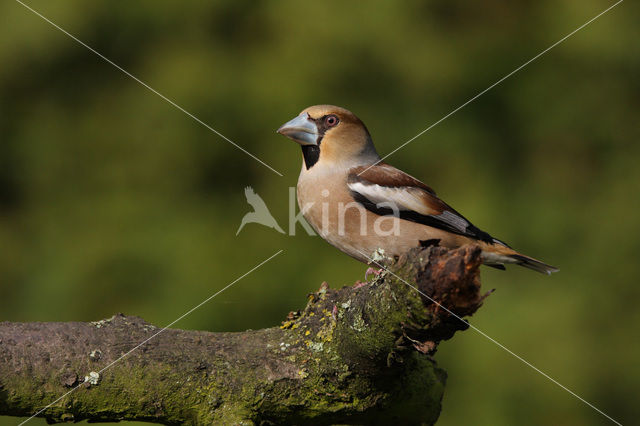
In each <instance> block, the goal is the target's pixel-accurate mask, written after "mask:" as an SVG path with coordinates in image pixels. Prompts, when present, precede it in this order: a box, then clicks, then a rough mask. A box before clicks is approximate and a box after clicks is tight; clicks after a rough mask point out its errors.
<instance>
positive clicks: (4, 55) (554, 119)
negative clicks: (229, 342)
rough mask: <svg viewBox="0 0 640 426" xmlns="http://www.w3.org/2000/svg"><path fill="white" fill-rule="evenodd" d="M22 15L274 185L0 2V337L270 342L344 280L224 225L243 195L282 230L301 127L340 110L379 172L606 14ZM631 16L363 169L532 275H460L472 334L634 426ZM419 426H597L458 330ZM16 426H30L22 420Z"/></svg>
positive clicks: (104, 9) (177, 11) (316, 253)
mask: <svg viewBox="0 0 640 426" xmlns="http://www.w3.org/2000/svg"><path fill="white" fill-rule="evenodd" d="M28 4H29V5H31V6H32V7H34V8H35V9H37V10H38V11H40V12H41V13H42V14H43V15H45V16H46V17H48V18H49V19H51V20H52V21H53V22H55V23H57V24H58V25H60V26H61V27H62V28H64V29H66V30H67V31H69V32H70V33H72V34H74V35H75V36H77V37H78V38H79V39H81V40H82V41H84V42H86V43H87V44H89V45H90V46H92V47H93V48H95V49H96V50H97V51H98V52H100V53H102V54H104V55H105V56H106V57H108V58H110V59H111V60H113V61H114V62H116V63H117V64H119V65H120V66H122V67H123V68H125V69H126V70H128V71H129V72H131V73H132V74H134V75H136V76H137V77H139V78H140V79H142V80H143V81H145V82H146V83H148V84H149V85H150V86H152V87H153V88H155V89H157V90H158V91H159V92H161V93H162V94H164V95H166V96H167V97H168V98H170V99H172V100H174V101H175V102H176V103H177V104H179V105H181V106H182V107H184V108H185V109H187V110H188V111H190V112H191V113H193V114H194V115H196V116H197V117H199V118H200V119H201V120H203V121H204V122H206V123H208V124H210V125H211V126H213V127H214V128H215V129H217V130H218V131H220V132H221V133H223V134H224V135H226V136H227V137H229V138H230V139H232V140H233V141H235V142H237V143H238V144H239V145H241V146H242V147H244V148H246V149H247V150H249V151H250V152H252V153H253V154H255V155H256V156H258V157H259V158H261V159H262V160H264V161H265V162H267V163H268V164H270V165H271V166H273V167H274V168H275V169H277V170H279V171H280V172H282V173H283V174H284V177H280V176H278V175H276V174H275V173H273V172H272V171H270V170H269V169H267V168H266V167H264V166H262V165H261V164H259V163H258V162H256V161H255V160H253V159H251V158H250V157H248V156H247V155H245V154H244V153H242V152H241V151H239V150H238V149H236V148H234V147H233V146H232V145H231V144H229V143H227V142H225V141H224V140H222V139H221V138H220V137H218V136H216V135H215V134H213V133H212V132H211V131H209V130H207V129H206V128H205V127H203V126H201V125H200V124H198V123H197V122H195V121H194V120H193V119H191V118H189V117H188V116H187V115H185V114H183V113H182V112H180V111H178V110H177V109H176V108H174V107H173V106H171V105H170V104H168V103H167V102H165V101H164V100H162V99H161V98H159V97H158V96H156V95H155V94H153V93H151V92H150V91H149V90H147V89H145V88H144V87H142V86H141V85H140V84H138V83H136V82H135V81H134V80H132V79H131V78H129V77H127V76H126V75H124V74H123V73H122V72H120V71H118V70H117V69H115V68H114V67H112V66H111V65H109V64H107V63H106V62H105V61H103V60H102V59H100V58H99V57H98V56H96V55H95V54H93V53H91V52H90V51H88V50H87V49H86V48H84V47H82V46H80V45H79V44H78V43H76V42H75V41H73V40H71V39H70V38H69V37H67V36H65V35H64V34H62V33H61V32H60V31H58V30H56V29H55V28H53V27H52V26H51V25H50V24H48V23H46V22H45V21H43V20H42V19H41V18H39V17H38V16H36V15H34V14H33V13H32V12H30V11H29V10H27V9H26V8H24V7H23V6H21V5H20V4H19V3H17V2H14V1H5V2H3V3H2V5H0V22H1V24H2V25H0V61H1V63H2V66H1V67H0V250H1V256H0V312H1V317H0V320H7V321H71V320H77V321H93V320H99V319H101V318H106V317H110V316H111V315H113V314H114V313H116V312H124V313H126V314H134V315H138V316H141V317H143V318H145V319H146V320H148V321H150V322H152V323H154V324H156V325H158V326H162V325H165V324H167V323H169V322H170V321H172V320H174V319H175V318H177V317H178V316H180V315H181V314H183V313H184V312H185V311H187V310H188V309H189V308H191V307H192V306H194V305H196V304H197V303H199V302H200V301H202V300H203V299H205V298H206V297H208V296H210V295H211V294H213V293H214V292H216V291H217V290H219V289H220V288H222V287H224V286H225V285H226V284H228V283H229V282H231V281H232V280H234V279H235V278H237V277H238V276H240V275H242V274H243V273H244V272H246V271H247V270H249V269H250V268H252V267H253V266H254V265H256V264H258V263H259V262H261V261H262V260H263V259H265V258H267V257H269V256H270V255H272V254H273V253H275V252H276V251H277V250H280V249H284V253H283V254H281V255H280V256H278V257H277V258H275V259H274V260H273V261H271V262H269V263H268V264H266V265H265V266H264V267H262V268H260V269H259V270H258V271H256V272H255V273H253V274H251V275H249V276H247V277H246V278H244V279H243V280H241V281H240V282H238V283H237V284H236V285H234V286H233V287H231V288H230V289H229V290H227V291H226V292H224V293H223V294H221V295H220V296H218V297H216V298H215V299H213V300H212V301H211V302H209V303H208V304H206V305H205V306H203V307H202V308H200V309H199V310H197V311H196V312H194V313H193V314H191V315H189V316H188V317H187V318H185V319H184V320H182V321H180V322H179V323H178V324H176V325H175V327H179V328H188V329H204V330H215V331H223V330H229V331H230V330H244V329H247V328H254V329H255V328H261V327H267V326H272V325H275V324H278V323H279V321H280V320H282V319H283V318H284V316H285V315H286V313H287V312H288V311H289V310H294V309H299V308H301V307H303V306H304V304H305V300H306V297H305V295H306V294H307V293H308V292H310V291H312V290H315V289H317V288H318V287H319V285H320V283H321V282H322V281H324V280H326V281H328V282H329V283H330V285H331V286H342V285H345V284H350V283H353V281H354V280H356V279H361V278H362V277H363V274H364V270H365V269H366V267H365V266H364V265H362V264H359V263H358V262H356V261H355V260H352V259H350V258H348V257H347V256H345V255H342V254H341V253H340V252H338V251H337V250H335V249H334V248H332V247H330V246H329V245H328V244H326V243H325V242H323V241H322V240H321V239H320V238H319V237H310V236H307V235H306V234H305V233H304V231H303V230H302V228H301V227H298V232H297V235H295V236H287V235H282V234H279V233H277V232H276V231H274V230H271V229H268V228H266V227H263V226H261V225H256V224H250V225H247V226H246V227H245V228H244V229H243V230H242V232H241V233H240V234H239V236H236V235H235V233H236V230H237V228H238V225H239V224H240V220H241V218H242V216H243V215H244V214H245V213H246V212H248V211H250V210H251V208H250V207H249V206H248V205H247V204H246V201H245V197H244V192H243V189H244V187H245V186H247V185H251V186H253V188H254V189H255V190H256V192H257V193H258V194H259V195H260V196H262V198H263V199H264V200H265V202H266V203H267V205H268V206H269V207H270V209H271V211H272V213H273V214H274V216H275V217H276V218H277V219H278V221H279V222H280V225H281V226H282V227H284V228H285V229H286V227H287V216H288V196H289V194H288V188H289V187H290V186H294V185H295V183H296V181H297V175H298V173H299V169H300V164H301V158H300V152H299V148H298V147H297V146H296V145H295V144H294V143H293V142H291V141H289V140H287V139H285V138H283V137H281V136H279V135H277V134H276V133H275V129H276V128H277V127H278V126H279V125H280V124H282V123H283V122H285V121H287V120H288V119H290V118H292V117H293V116H295V115H297V114H298V113H299V111H300V110H302V109H303V108H305V107H306V106H308V105H313V104H319V103H331V104H336V105H340V106H344V107H347V108H349V109H351V110H352V111H354V112H355V113H356V114H357V115H358V116H359V117H360V118H361V119H362V120H363V121H364V122H365V123H366V124H367V126H368V127H369V130H370V131H371V133H372V135H373V138H374V141H375V142H376V145H377V148H378V151H379V152H380V153H381V154H385V153H388V152H390V151H391V150H393V149H395V148H396V147H397V146H399V145H400V144H401V143H402V142H404V141H406V140H407V139H409V138H411V137H413V136H414V135H415V134H417V133H418V132H420V131H421V130H423V129H425V128H426V127H428V126H429V125H430V124H432V123H433V122H435V121H436V120H438V119H440V118H441V117H443V116H444V115H445V114H447V113H449V112H450V111H452V110H453V109H454V108H456V107H457V106H459V105H461V104H462V103H464V102H465V101H467V100H468V99H469V98H471V97H472V96H474V95H475V94H477V93H478V92H480V91H481V90H483V89H485V88H486V87H488V86H489V85H490V84H492V83H494V82H495V81H496V80H498V79H499V78H501V77H502V76H504V75H506V74H507V73H509V72H510V71H512V70H513V69H515V68H516V67H518V66H519V65H521V64H522V63H524V62H525V61H527V60H528V59H530V58H531V57H533V56H534V55H536V54H537V53H539V52H540V51H542V50H543V49H545V48H546V47H548V46H550V45H551V44H552V43H554V42H556V41H557V40H559V39H560V38H562V37H563V36H564V35H566V34H568V33H569V32H571V31H572V30H574V29H575V28H577V27H578V26H580V25H582V24H583V23H584V22H586V21H587V20H588V19H590V18H592V17H594V16H595V15H597V14H598V13H599V12H601V11H602V10H604V9H605V8H606V7H608V6H609V5H611V4H613V2H606V1H591V0H588V1H585V0H582V1H578V0H571V1H565V0H563V1H560V2H557V1H550V0H545V1H537V2H533V1H527V2H517V3H514V2H507V1H496V0H490V1H485V2H481V3H480V2H473V3H470V2H465V1H459V0H456V1H451V0H448V1H445V0H438V1H429V2H417V1H407V2H402V3H398V4H393V5H392V4H391V2H384V1H370V2H367V3H366V5H365V4H364V3H355V4H349V3H346V2H322V3H320V2H318V3H316V4H313V3H306V2H299V1H282V2H267V1H254V2H241V1H237V0H236V1H231V0H229V1H216V2H190V3H186V2H157V1H151V0H146V1H138V2H108V1H91V2H86V1H79V0H78V1H64V2H59V1H58V2H50V1H44V0H37V1H36V0H31V1H29V2H28ZM639 12H640V10H639V6H638V4H637V3H634V2H631V1H627V2H624V3H622V4H620V5H619V6H618V7H616V8H614V9H613V10H612V11H611V12H609V13H608V14H606V15H604V16H603V17H602V18H600V19H599V20H597V21H595V22H594V23H593V24H591V25H590V26H588V27H586V28H585V29H583V30H582V31H580V32H579V33H577V34H576V35H575V36H573V37H571V38H570V39H568V40H567V41H566V42H564V43H562V44H561V45H559V46H558V47H557V48H555V49H554V50H552V51H550V52H549V53H548V54H546V55H544V56H543V57H541V58H540V59H538V60H537V61H535V62H533V63H531V64H530V65H529V66H527V67H526V68H525V69H523V70H522V71H520V72H518V73H517V74H515V75H514V76H512V77H511V78H509V79H508V80H506V81H505V82H503V83H502V84H500V85H499V86H497V87H495V88H494V89H493V90H491V91H490V92H488V93H486V94H485V95H483V96H482V97H480V98H479V99H478V100H476V101H475V102H473V103H471V104H470V105H468V106H467V107H465V108H464V109H462V110H460V111H459V112H458V113H456V114H455V115H453V116H451V117H450V118H449V119H447V120H446V121H444V122H442V123H441V124H439V125H438V126H436V127H435V128H433V129H432V130H430V131H429V132H427V133H426V134H424V135H423V136H421V137H420V138H418V139H417V140H415V141H414V142H412V143H411V144H409V145H408V146H407V147H405V148H404V149H402V150H400V151H399V152H397V153H396V154H394V155H393V156H392V157H390V158H389V159H388V161H389V162H390V163H392V164H393V165H395V166H397V167H400V168H401V169H403V170H406V171H408V172H410V173H411V174H413V175H415V176H416V177H418V178H420V179H422V180H424V181H425V182H427V183H428V184H429V185H431V186H433V187H434V188H436V190H437V191H438V193H439V195H441V196H442V197H443V198H444V199H445V200H447V201H448V202H449V203H450V204H452V205H453V206H454V207H455V208H456V209H458V210H460V211H461V212H463V213H464V214H465V215H466V216H467V217H469V218H471V219H472V220H473V222H474V223H475V224H476V225H478V226H479V227H480V228H482V229H486V230H488V231H490V232H491V233H493V234H494V235H496V237H498V238H501V239H504V240H506V241H507V242H509V243H510V244H512V245H513V246H515V247H516V248H519V249H521V250H522V251H523V252H525V253H527V254H530V255H532V256H535V257H539V258H541V259H543V260H545V261H548V262H549V263H552V264H554V265H558V266H559V267H560V268H561V272H560V273H558V274H555V275H553V276H551V277H545V276H542V275H539V274H536V273H534V272H532V271H528V270H523V269H520V268H510V269H509V270H508V271H507V272H500V271H494V270H488V269H485V270H483V274H482V275H483V276H482V278H483V283H484V287H485V288H486V289H491V288H495V289H497V290H496V292H495V293H494V294H493V295H491V297H489V299H488V300H487V301H486V303H485V306H484V307H483V308H482V309H481V310H480V311H479V312H478V313H477V314H476V315H475V316H474V317H473V318H472V323H473V324H474V325H475V326H477V327H479V328H480V329H481V330H483V331H484V332H486V333H487V334H488V335H490V336H492V337H493V338H495V339H497V340H498V341H500V342H501V343H503V344H504V345H506V346H507V347H509V348H510V349H511V350H513V351H514V352H515V353H517V354H519V355H521V356H523V357H524V358H525V359H527V360H528V361H530V362H532V363H533V364H535V365H536V366H537V367H539V368H540V369H542V370H543V371H545V372H546V373H548V374H549V375H550V376H552V377H554V378H555V379H557V380H558V381H559V382H560V383H562V384H564V385H566V386H567V387H568V388H570V389H572V390H573V391H575V392H576V393H577V394H579V395H580V396H582V397H583V398H585V399H586V400H588V401H590V402H592V403H593V404H594V405H596V406H597V407H599V408H600V409H602V410H603V411H605V412H606V413H608V414H609V415H610V416H612V417H614V418H615V419H617V420H618V421H621V422H622V423H627V424H630V423H633V422H634V420H635V421H637V418H638V416H639V415H640V409H639V406H638V404H637V398H638V394H639V392H640V368H639V367H638V359H640V341H639V339H638V337H639V326H640V310H639V309H638V308H637V303H638V300H639V299H640V287H639V286H638V256H639V255H640V221H639V218H640V203H639V199H640V167H639V166H640V164H639V160H640V146H639V144H638V143H637V142H638V139H639V138H638V136H639V126H638V113H639V111H640V80H639V78H638V76H639V75H640V44H639V43H638V40H639V36H640V32H639V30H638V28H639V27H638V21H639V17H640V13H639ZM436 360H437V361H438V363H439V364H440V365H441V366H443V367H444V368H445V369H446V370H447V371H448V374H449V380H448V385H447V389H446V393H445V398H444V403H443V411H442V415H441V418H440V421H439V424H440V425H458V424H483V425H484V424H487V425H488V424H491V425H513V424H519V425H539V424H563V425H599V424H607V423H608V422H607V420H606V419H605V418H604V417H602V416H601V415H600V414H598V413H597V412H595V411H594V410H592V409H591V408H589V407H588V406H586V405H585V404H583V403H582V402H580V401H579V400H577V399H576V398H574V397H573V396H571V395H570V394H568V393H567V392H565V391H563V390H562V389H560V388H559V387H558V386H556V385H554V384H552V383H551V382H550V381H548V380H547V379H545V378H544V377H542V376H541V375H540V374H538V373H536V372H535V371H533V370H532V369H530V368H529V367H527V366H525V365H524V364H523V363H521V362H520V361H518V360H516V359H515V358H513V357H512V356H510V355H509V354H507V353H506V352H505V351H503V350H501V349H499V348H498V347H496V346H495V345H494V344H492V343H491V342H489V341H488V340H487V339H485V338H483V337H482V336H480V335H478V334H477V333H475V332H473V331H471V330H470V331H467V332H464V333H459V334H458V335H456V337H455V338H454V339H453V340H452V341H449V342H444V343H443V344H442V345H441V346H440V348H439V351H438V353H437V354H436ZM0 423H6V424H16V423H17V419H11V418H0ZM33 424H44V421H42V420H35V421H33Z"/></svg>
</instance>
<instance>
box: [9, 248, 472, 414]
mask: <svg viewBox="0 0 640 426" xmlns="http://www.w3.org/2000/svg"><path fill="white" fill-rule="evenodd" d="M480 263H481V261H480V252H479V249H477V248H475V247H464V248H461V249H458V250H453V251H447V250H445V249H443V248H439V247H431V248H427V249H415V250H413V251H412V252H410V253H409V254H407V255H405V256H402V257H401V258H400V259H396V260H395V261H389V262H388V265H389V268H390V270H392V271H393V272H394V274H397V275H398V276H400V277H402V278H403V279H405V280H406V281H407V282H409V283H412V284H414V283H415V285H416V286H417V287H419V288H420V290H421V291H422V292H424V293H425V294H427V295H428V296H429V297H431V298H433V299H435V300H437V301H439V302H440V303H442V306H445V307H446V308H447V309H450V310H451V311H453V312H455V313H456V314H457V315H460V316H465V315H471V314H472V313H473V312H475V310H476V309H477V308H478V307H479V306H480V305H481V303H482V300H483V298H484V296H481V295H480V293H479V291H480V283H479V272H478V268H479V265H480ZM466 327H467V325H466V323H463V322H462V321H460V320H458V319H456V318H455V317H453V316H451V315H450V314H449V313H447V311H446V310H444V309H442V308H441V307H439V306H437V305H435V304H433V303H432V302H431V301H430V300H429V299H428V298H426V297H423V296H421V295H420V294H419V293H418V292H417V291H415V290H414V289H412V288H411V287H409V286H408V285H406V284H405V283H404V282H402V281H401V280H399V279H397V278H396V277H395V276H394V275H393V274H390V273H383V274H381V275H380V276H379V277H378V278H377V279H376V280H375V281H374V282H373V283H370V284H366V285H361V284H360V285H354V286H350V287H343V288H341V289H338V290H336V289H330V288H328V286H326V284H323V286H322V287H321V288H320V290H319V291H318V292H316V293H313V294H311V295H309V302H308V304H307V306H306V308H305V309H304V310H303V311H298V312H292V313H290V314H289V317H288V318H287V320H286V321H284V322H283V324H282V326H280V327H274V328H268V329H263V330H257V331H252V330H249V331H245V332H242V333H209V332H204V331H185V330H165V331H163V332H162V333H160V334H158V335H157V336H156V337H154V338H152V339H151V340H149V341H148V342H147V343H145V344H143V345H142V346H141V347H140V348H138V349H137V350H135V351H133V352H132V353H131V354H129V355H128V356H126V357H125V358H124V359H122V360H120V361H119V362H116V363H115V364H113V365H112V366H111V367H109V368H108V369H106V370H105V371H104V372H102V373H101V374H97V373H98V372H99V371H100V370H101V369H102V368H104V367H105V366H107V365H109V364H110V363H111V362H113V361H114V360H117V359H118V358H119V357H121V356H122V355H123V354H125V353H127V352H128V351H129V350H131V349H132V348H134V347H135V346H137V345H139V344H140V343H141V342H143V341H144V340H145V339H148V338H149V337H151V336H153V335H154V334H155V333H157V332H158V331H160V329H158V328H156V327H155V326H153V325H151V324H148V323H146V322H145V321H143V320H142V319H140V318H137V317H129V316H124V315H122V314H118V315H116V316H114V317H113V318H111V319H108V320H102V321H99V322H95V323H78V322H73V323H7V322H5V323H0V414H3V415H13V416H31V415H32V414H34V413H35V412H37V411H38V410H40V409H42V408H44V407H45V406H46V405H47V404H50V403H51V402H53V401H55V400H56V399H58V398H59V397H61V396H62V395H63V394H65V393H66V392H68V391H70V390H71V389H74V388H75V387H77V389H75V390H74V391H73V392H71V393H70V394H69V395H67V396H65V397H63V398H62V399H60V401H58V402H56V403H55V404H53V405H52V406H51V407H49V408H47V409H46V410H44V411H43V412H42V413H41V414H39V415H40V416H42V417H46V418H47V420H49V421H50V422H61V421H71V420H73V421H79V420H82V419H90V420H92V421H117V420H145V421H151V422H156V423H164V424H211V423H224V424H271V423H275V424H300V423H305V424H332V423H342V424H345V423H352V424H353V423H355V424H360V423H367V424H369V423H380V424H383V423H389V422H392V421H393V422H402V423H425V424H432V423H434V422H435V420H436V419H437V417H438V415H439V412H440V402H441V399H442V395H443V392H444V384H445V379H446V374H445V372H444V371H443V370H442V369H440V368H438V367H437V366H436V364H435V362H434V361H433V360H432V359H431V357H430V355H431V354H433V353H434V352H435V350H436V347H437V344H438V343H439V342H440V341H441V340H444V339H448V338H450V337H451V336H453V334H454V333H455V332H456V331H457V330H461V329H465V328H466Z"/></svg>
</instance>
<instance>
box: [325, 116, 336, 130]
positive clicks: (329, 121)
mask: <svg viewBox="0 0 640 426" xmlns="http://www.w3.org/2000/svg"><path fill="white" fill-rule="evenodd" d="M339 122H340V119H338V117H337V116H336V115H333V114H331V115H327V116H326V117H325V119H324V123H325V124H326V125H327V127H334V126H336V125H337V124H338V123H339Z"/></svg>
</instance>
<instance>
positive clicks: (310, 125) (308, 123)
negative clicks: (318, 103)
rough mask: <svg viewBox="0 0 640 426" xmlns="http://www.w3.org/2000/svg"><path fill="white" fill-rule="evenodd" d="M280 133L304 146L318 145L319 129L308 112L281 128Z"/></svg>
mask: <svg viewBox="0 0 640 426" xmlns="http://www.w3.org/2000/svg"><path fill="white" fill-rule="evenodd" d="M278 133H280V134H281V135H284V136H286V137H288V138H289V139H292V140H294V141H296V142H298V143H299V144H300V145H303V146H304V145H318V142H317V141H318V127H317V126H316V123H315V122H314V121H313V120H311V117H309V114H308V113H306V112H305V113H303V114H300V115H299V116H297V117H296V118H294V119H293V120H290V121H287V122H286V123H284V124H283V125H282V126H280V128H279V129H278Z"/></svg>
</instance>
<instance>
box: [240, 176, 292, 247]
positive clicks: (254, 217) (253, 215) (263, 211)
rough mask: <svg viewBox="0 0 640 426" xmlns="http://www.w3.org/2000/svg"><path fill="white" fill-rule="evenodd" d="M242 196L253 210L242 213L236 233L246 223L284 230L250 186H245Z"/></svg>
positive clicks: (279, 230) (281, 231) (282, 232)
mask: <svg viewBox="0 0 640 426" xmlns="http://www.w3.org/2000/svg"><path fill="white" fill-rule="evenodd" d="M244 196H245V197H246V198H247V203H249V205H251V206H252V207H253V210H254V211H252V212H249V213H247V214H245V215H244V217H243V218H242V222H241V223H240V227H239V228H238V230H237V231H236V235H238V234H239V233H240V231H241V230H242V228H244V226H245V225H246V224H247V223H259V224H261V225H264V226H268V227H269V228H273V229H275V230H276V231H278V232H280V233H281V234H284V231H283V230H282V228H280V225H278V222H276V220H275V219H274V217H273V216H272V215H271V212H269V209H268V208H267V205H266V204H265V202H264V200H263V199H262V198H260V196H259V195H258V194H256V193H255V191H254V190H253V188H252V187H250V186H247V187H246V188H245V189H244Z"/></svg>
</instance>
